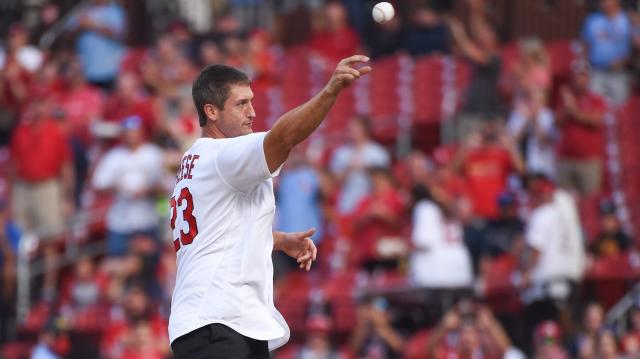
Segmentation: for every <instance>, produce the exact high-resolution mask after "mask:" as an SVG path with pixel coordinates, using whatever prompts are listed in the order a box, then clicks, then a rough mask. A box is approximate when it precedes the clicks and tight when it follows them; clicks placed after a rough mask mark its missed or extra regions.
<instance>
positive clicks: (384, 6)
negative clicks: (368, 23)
mask: <svg viewBox="0 0 640 359" xmlns="http://www.w3.org/2000/svg"><path fill="white" fill-rule="evenodd" d="M395 13H396V12H395V10H394V9H393V5H391V4H390V3H388V2H386V1H383V2H379V3H377V4H376V6H374V7H373V11H372V15H373V19H374V20H375V21H376V22H377V23H385V22H387V21H389V20H391V19H393V15H395Z"/></svg>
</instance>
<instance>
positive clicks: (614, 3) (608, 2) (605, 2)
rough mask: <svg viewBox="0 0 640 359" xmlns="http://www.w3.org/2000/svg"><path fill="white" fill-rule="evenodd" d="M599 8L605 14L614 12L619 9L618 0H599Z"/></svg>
mask: <svg viewBox="0 0 640 359" xmlns="http://www.w3.org/2000/svg"><path fill="white" fill-rule="evenodd" d="M600 8H601V9H602V11H603V12H605V13H607V14H614V13H616V12H618V10H619V9H620V0H600Z"/></svg>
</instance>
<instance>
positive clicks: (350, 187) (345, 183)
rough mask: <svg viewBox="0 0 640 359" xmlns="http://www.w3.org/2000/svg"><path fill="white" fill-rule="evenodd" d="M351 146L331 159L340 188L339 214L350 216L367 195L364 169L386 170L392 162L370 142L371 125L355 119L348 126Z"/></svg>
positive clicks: (365, 121) (379, 148) (340, 150)
mask: <svg viewBox="0 0 640 359" xmlns="http://www.w3.org/2000/svg"><path fill="white" fill-rule="evenodd" d="M349 135H350V139H351V143H350V144H345V145H342V146H341V147H339V148H338V149H337V150H336V151H335V152H334V153H333V156H332V157H331V163H330V168H331V172H332V173H333V175H334V176H336V178H337V179H338V183H340V184H341V187H342V191H341V193H340V196H339V199H338V205H337V208H338V212H339V213H340V214H343V215H346V214H350V213H352V212H353V211H354V210H355V208H356V206H357V205H358V203H359V202H360V201H361V200H362V198H364V196H366V195H367V193H369V191H370V187H371V183H370V182H369V179H368V176H367V173H366V169H367V168H369V167H388V166H389V165H390V162H391V159H390V158H389V154H388V153H387V151H386V150H385V148H384V147H382V146H381V145H379V144H378V143H376V142H374V141H373V140H372V138H371V122H370V121H369V119H367V118H364V117H358V118H356V119H355V120H352V121H351V123H350V124H349Z"/></svg>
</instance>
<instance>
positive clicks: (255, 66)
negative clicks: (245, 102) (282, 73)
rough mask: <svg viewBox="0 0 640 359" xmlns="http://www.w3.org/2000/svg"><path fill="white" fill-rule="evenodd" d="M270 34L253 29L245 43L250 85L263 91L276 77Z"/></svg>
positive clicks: (274, 57) (273, 82)
mask: <svg viewBox="0 0 640 359" xmlns="http://www.w3.org/2000/svg"><path fill="white" fill-rule="evenodd" d="M272 47H273V44H272V40H271V36H270V35H269V33H268V32H266V31H264V30H260V29H259V30H255V31H253V32H252V33H251V34H250V35H249V40H248V44H247V62H248V66H249V68H250V70H249V71H248V72H247V73H248V75H249V78H250V79H251V87H252V88H254V89H256V91H263V90H264V89H266V88H268V87H269V86H272V85H274V84H275V83H276V81H277V79H278V74H277V73H276V69H277V68H276V65H277V64H276V56H275V54H274V51H273V48H272Z"/></svg>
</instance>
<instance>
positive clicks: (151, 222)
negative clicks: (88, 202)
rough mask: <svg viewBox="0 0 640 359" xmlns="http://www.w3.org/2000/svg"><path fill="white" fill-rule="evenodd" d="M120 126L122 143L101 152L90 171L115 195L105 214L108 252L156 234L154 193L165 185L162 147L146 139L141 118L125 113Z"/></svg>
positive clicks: (114, 252) (99, 184)
mask: <svg viewBox="0 0 640 359" xmlns="http://www.w3.org/2000/svg"><path fill="white" fill-rule="evenodd" d="M121 127H122V131H123V133H122V136H123V144H122V145H120V146H117V147H114V148H112V149H111V150H109V152H107V153H106V154H105V155H104V157H103V158H102V159H101V160H100V162H99V163H98V165H97V167H96V170H95V172H94V175H93V186H94V188H96V189H97V190H99V191H104V192H111V193H113V195H114V201H113V203H112V204H111V207H110V208H109V213H108V214H107V232H108V234H107V253H108V255H110V256H123V255H125V254H126V252H127V249H128V247H129V244H130V242H131V241H132V239H133V238H134V237H136V236H137V235H146V236H150V237H152V238H155V237H157V235H156V229H157V228H156V227H157V225H158V219H159V218H158V215H157V213H156V211H155V195H156V194H157V193H159V191H161V190H163V189H166V187H165V188H162V186H161V185H162V180H163V179H164V167H163V153H162V150H161V149H160V148H158V146H156V145H154V144H151V143H149V142H147V141H145V138H144V132H143V131H144V129H143V128H142V127H143V123H142V119H141V118H140V117H138V116H130V117H127V118H125V119H124V120H123V121H122V125H121Z"/></svg>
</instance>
